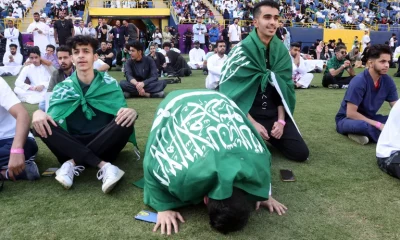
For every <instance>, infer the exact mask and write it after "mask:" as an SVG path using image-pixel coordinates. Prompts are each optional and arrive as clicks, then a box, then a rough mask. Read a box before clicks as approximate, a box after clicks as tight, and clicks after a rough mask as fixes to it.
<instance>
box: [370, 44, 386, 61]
mask: <svg viewBox="0 0 400 240" xmlns="http://www.w3.org/2000/svg"><path fill="white" fill-rule="evenodd" d="M381 54H389V55H390V58H392V51H391V50H390V47H389V46H388V45H386V44H376V45H373V46H371V47H370V48H369V51H368V59H378V58H379V57H380V56H381Z"/></svg>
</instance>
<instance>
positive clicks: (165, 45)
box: [162, 42, 172, 48]
mask: <svg viewBox="0 0 400 240" xmlns="http://www.w3.org/2000/svg"><path fill="white" fill-rule="evenodd" d="M162 47H163V48H165V47H169V48H171V47H172V46H171V43H170V42H165V43H163V45H162Z"/></svg>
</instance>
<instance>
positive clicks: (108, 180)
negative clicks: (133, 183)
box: [97, 163, 125, 193]
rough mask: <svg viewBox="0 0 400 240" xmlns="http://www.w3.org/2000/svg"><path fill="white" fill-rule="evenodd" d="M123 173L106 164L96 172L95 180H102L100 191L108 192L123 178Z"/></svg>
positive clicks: (115, 167)
mask: <svg viewBox="0 0 400 240" xmlns="http://www.w3.org/2000/svg"><path fill="white" fill-rule="evenodd" d="M124 174H125V172H124V171H122V170H121V169H119V168H118V167H117V166H114V165H112V164H111V163H106V164H105V165H104V166H103V167H102V168H101V169H100V170H99V171H98V172H97V179H99V180H103V186H102V187H101V190H103V192H104V193H108V192H110V191H111V190H112V189H113V188H114V186H115V185H116V184H117V183H118V181H119V180H120V179H121V178H122V176H124Z"/></svg>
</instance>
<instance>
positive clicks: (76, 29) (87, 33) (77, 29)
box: [74, 26, 90, 35]
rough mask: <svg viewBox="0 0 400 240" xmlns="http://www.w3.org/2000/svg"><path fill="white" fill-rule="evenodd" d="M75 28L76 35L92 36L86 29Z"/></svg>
mask: <svg viewBox="0 0 400 240" xmlns="http://www.w3.org/2000/svg"><path fill="white" fill-rule="evenodd" d="M74 28H75V35H90V32H89V30H88V29H87V28H85V27H83V28H82V27H80V26H78V27H76V26H75V27H74Z"/></svg>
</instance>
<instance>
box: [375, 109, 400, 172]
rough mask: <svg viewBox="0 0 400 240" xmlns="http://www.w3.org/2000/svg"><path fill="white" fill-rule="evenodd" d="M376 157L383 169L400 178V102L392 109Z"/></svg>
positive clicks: (379, 140)
mask: <svg viewBox="0 0 400 240" xmlns="http://www.w3.org/2000/svg"><path fill="white" fill-rule="evenodd" d="M376 158H377V161H378V166H379V168H380V169H382V171H384V172H386V173H387V174H389V175H390V176H393V177H395V178H400V103H396V104H395V105H394V106H393V108H392V110H391V111H390V114H389V118H388V120H387V122H386V124H385V128H384V129H383V130H382V133H381V136H380V137H379V139H378V143H377V145H376Z"/></svg>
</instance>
